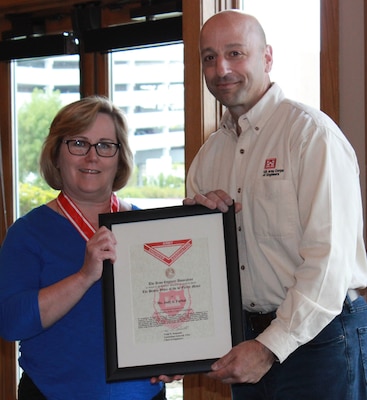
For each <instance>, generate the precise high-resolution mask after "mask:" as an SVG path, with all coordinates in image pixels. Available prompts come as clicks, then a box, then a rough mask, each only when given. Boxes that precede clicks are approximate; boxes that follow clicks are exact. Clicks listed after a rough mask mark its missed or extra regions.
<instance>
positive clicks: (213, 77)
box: [200, 16, 272, 115]
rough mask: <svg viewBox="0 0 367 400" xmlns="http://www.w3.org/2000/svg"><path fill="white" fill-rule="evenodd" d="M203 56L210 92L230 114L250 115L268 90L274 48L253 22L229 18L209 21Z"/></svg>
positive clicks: (203, 40)
mask: <svg viewBox="0 0 367 400" xmlns="http://www.w3.org/2000/svg"><path fill="white" fill-rule="evenodd" d="M214 21H215V22H214ZM200 52H201V60H202V68H203V72H204V76H205V81H206V84H207V86H208V89H209V90H210V92H211V93H212V94H213V95H214V96H215V97H216V98H217V100H218V101H220V102H221V103H222V104H223V105H225V106H226V107H228V108H229V109H230V111H231V110H232V111H234V112H236V113H237V114H239V115H240V114H243V113H244V112H247V111H248V110H249V109H250V108H251V107H253V106H254V105H255V104H256V103H257V102H258V101H259V100H260V98H261V97H262V96H263V94H264V93H265V92H266V90H267V89H268V87H269V83H270V82H269V76H268V73H269V71H270V69H271V65H272V51H271V47H270V46H266V45H265V43H263V42H262V41H261V38H260V36H259V34H257V31H256V30H255V29H252V27H251V23H250V22H249V23H248V24H244V23H243V19H240V20H239V21H236V18H234V19H233V17H232V18H230V17H228V16H227V17H224V16H220V17H218V18H216V19H215V20H212V21H209V23H208V24H206V26H205V27H204V28H203V30H202V33H201V40H200Z"/></svg>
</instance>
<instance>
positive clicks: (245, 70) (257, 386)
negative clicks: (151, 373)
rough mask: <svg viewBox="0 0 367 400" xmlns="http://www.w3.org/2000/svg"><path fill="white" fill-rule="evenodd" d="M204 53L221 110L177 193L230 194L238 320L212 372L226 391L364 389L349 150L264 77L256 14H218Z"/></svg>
mask: <svg viewBox="0 0 367 400" xmlns="http://www.w3.org/2000/svg"><path fill="white" fill-rule="evenodd" d="M200 52H201V59H202V68H203V72H204V76H205V80H206V84H207V86H208V88H209V90H210V92H211V93H212V94H213V95H214V96H215V97H216V98H217V100H218V101H219V102H220V103H222V104H223V105H224V106H226V107H227V110H226V112H225V114H224V115H223V118H222V121H221V125H220V128H219V129H218V131H217V132H215V133H213V134H212V135H211V136H210V137H209V139H208V140H207V141H206V143H205V144H204V145H203V146H202V148H201V149H200V151H199V153H198V154H197V156H196V157H195V159H194V161H193V163H192V165H191V166H190V170H189V173H188V177H187V196H188V197H187V198H186V199H185V200H184V203H185V204H187V205H191V204H203V205H205V206H207V207H209V208H219V209H220V210H221V211H223V212H226V211H227V210H228V206H229V205H230V204H232V201H233V199H234V200H235V205H236V211H237V214H236V218H237V229H238V245H239V246H238V247H239V260H240V276H241V288H242V302H243V309H244V320H245V323H246V326H245V337H246V340H245V341H244V342H242V343H241V344H239V345H237V346H235V347H234V348H233V349H232V350H231V351H230V352H229V353H228V354H226V355H224V356H223V357H222V358H221V359H220V360H218V361H217V362H216V363H214V364H213V366H212V371H211V372H210V373H209V376H211V377H213V378H215V379H220V380H222V381H223V382H225V383H230V384H233V385H232V395H233V399H234V400H239V399H246V400H248V399H272V400H273V399H279V400H280V399H281V400H312V399H317V400H329V399H330V400H331V399H333V400H336V399H339V400H347V399H356V400H357V399H358V400H362V399H366V398H367V386H366V382H367V305H366V302H365V300H364V298H363V297H361V296H359V292H358V290H359V289H362V288H365V287H366V285H367V262H366V252H365V246H364V241H363V226H362V225H363V222H362V205H361V196H360V185H359V170H358V164H357V160H356V156H355V153H354V151H353V149H352V147H351V145H350V144H349V142H348V141H347V140H346V138H345V137H344V135H343V134H342V132H341V131H340V130H339V128H338V127H337V126H336V125H335V124H334V123H333V122H332V121H331V119H330V118H328V117H327V116H326V115H325V114H323V113H322V112H320V111H318V110H314V109H312V108H310V107H307V106H305V105H302V104H299V103H296V102H294V101H291V100H288V99H286V98H285V97H284V95H283V93H282V91H281V89H280V88H279V86H278V85H277V84H275V83H272V82H271V81H270V77H269V72H270V71H271V67H272V62H273V56H272V48H271V47H270V46H269V45H267V44H266V39H265V34H264V32H263V29H262V27H261V26H260V24H259V22H258V21H257V20H256V19H255V18H254V17H252V16H250V15H246V14H243V13H241V12H239V11H235V10H231V11H224V12H221V13H219V14H216V15H214V16H213V17H211V18H210V19H209V20H208V21H207V22H206V23H205V24H204V26H203V28H202V31H201V35H200ZM290 56H291V49H290ZM306 84H307V83H306ZM363 364H364V365H363Z"/></svg>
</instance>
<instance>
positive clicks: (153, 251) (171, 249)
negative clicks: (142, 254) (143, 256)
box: [144, 239, 192, 265]
mask: <svg viewBox="0 0 367 400" xmlns="http://www.w3.org/2000/svg"><path fill="white" fill-rule="evenodd" d="M191 246H192V239H182V240H169V241H166V242H153V243H145V244H144V250H145V251H146V252H147V253H149V254H150V255H152V256H153V257H155V258H157V259H158V260H160V261H162V262H164V263H165V264H167V265H172V264H173V263H174V262H175V261H176V260H177V259H178V258H179V257H181V256H182V254H183V253H185V252H186V251H187V250H188V249H189V248H190V247H191ZM158 249H159V250H158Z"/></svg>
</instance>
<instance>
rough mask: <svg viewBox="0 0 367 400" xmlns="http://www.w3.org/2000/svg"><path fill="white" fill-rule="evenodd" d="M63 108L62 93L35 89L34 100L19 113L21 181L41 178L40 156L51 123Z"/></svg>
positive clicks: (23, 106)
mask: <svg viewBox="0 0 367 400" xmlns="http://www.w3.org/2000/svg"><path fill="white" fill-rule="evenodd" d="M61 107H62V102H61V99H60V92H59V91H55V92H52V93H45V92H44V91H43V90H40V89H34V91H33V93H32V98H31V100H30V101H29V102H26V103H24V104H23V105H22V106H21V107H20V109H19V111H18V143H19V145H18V160H19V180H20V181H21V182H26V180H27V179H29V177H30V176H32V178H33V179H37V178H38V177H39V156H40V153H41V149H42V144H43V141H44V139H45V137H46V136H47V134H48V130H49V127H50V124H51V121H52V120H53V118H54V117H55V115H56V113H57V112H58V111H59V109H60V108H61Z"/></svg>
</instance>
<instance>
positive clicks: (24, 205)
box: [19, 182, 58, 215]
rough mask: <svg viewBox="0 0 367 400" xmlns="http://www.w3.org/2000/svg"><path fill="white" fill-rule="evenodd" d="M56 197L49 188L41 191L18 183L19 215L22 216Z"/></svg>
mask: <svg viewBox="0 0 367 400" xmlns="http://www.w3.org/2000/svg"><path fill="white" fill-rule="evenodd" d="M57 195H58V192H57V191H56V190H53V189H51V188H48V189H42V188H40V187H38V186H35V185H33V184H30V183H21V182H20V183H19V214H20V215H24V214H26V213H27V212H28V211H30V210H32V209H33V208H35V207H37V206H39V205H41V204H45V203H47V202H49V201H50V200H52V199H54V198H55V197H56V196H57Z"/></svg>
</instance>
